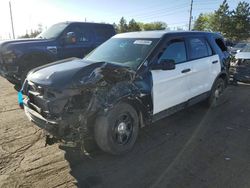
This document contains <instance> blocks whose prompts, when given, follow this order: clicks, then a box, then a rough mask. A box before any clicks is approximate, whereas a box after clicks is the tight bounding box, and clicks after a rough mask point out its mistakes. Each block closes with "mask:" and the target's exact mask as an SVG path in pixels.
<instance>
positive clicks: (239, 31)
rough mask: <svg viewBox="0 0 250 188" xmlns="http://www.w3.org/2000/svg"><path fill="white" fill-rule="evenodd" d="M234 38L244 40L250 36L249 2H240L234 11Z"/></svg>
mask: <svg viewBox="0 0 250 188" xmlns="http://www.w3.org/2000/svg"><path fill="white" fill-rule="evenodd" d="M231 25H233V28H232V34H233V35H232V38H233V39H234V40H244V39H247V38H249V37H250V5H249V3H247V2H239V4H238V6H237V7H236V9H235V10H234V11H233V13H232V24H231Z"/></svg>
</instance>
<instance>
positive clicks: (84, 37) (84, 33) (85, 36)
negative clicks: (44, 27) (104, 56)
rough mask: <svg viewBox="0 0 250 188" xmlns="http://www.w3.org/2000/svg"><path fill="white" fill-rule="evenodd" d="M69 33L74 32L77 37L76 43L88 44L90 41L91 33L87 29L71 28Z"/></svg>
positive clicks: (81, 27) (76, 26) (77, 26)
mask: <svg viewBox="0 0 250 188" xmlns="http://www.w3.org/2000/svg"><path fill="white" fill-rule="evenodd" d="M68 32H74V33H75V35H76V43H82V42H87V41H89V40H90V35H89V31H88V30H87V29H86V27H83V26H79V25H75V26H72V27H70V28H69V30H68Z"/></svg>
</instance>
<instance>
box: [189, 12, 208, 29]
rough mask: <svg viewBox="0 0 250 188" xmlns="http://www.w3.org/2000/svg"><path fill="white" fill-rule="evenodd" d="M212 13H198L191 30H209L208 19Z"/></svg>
mask: <svg viewBox="0 0 250 188" xmlns="http://www.w3.org/2000/svg"><path fill="white" fill-rule="evenodd" d="M211 16H212V14H202V13H201V14H200V15H199V16H198V18H197V19H196V20H195V22H194V28H193V30H196V31H210V30H211V28H210V19H211Z"/></svg>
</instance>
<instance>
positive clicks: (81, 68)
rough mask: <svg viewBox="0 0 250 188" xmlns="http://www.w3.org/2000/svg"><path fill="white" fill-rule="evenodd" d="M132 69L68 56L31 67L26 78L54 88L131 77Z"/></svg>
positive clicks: (132, 74)
mask: <svg viewBox="0 0 250 188" xmlns="http://www.w3.org/2000/svg"><path fill="white" fill-rule="evenodd" d="M133 76H134V71H132V70H131V69H129V68H128V67H124V66H121V65H116V64H111V63H105V62H92V61H87V60H84V59H77V58H70V59H65V60H62V61H57V62H55V63H52V64H48V65H45V66H42V67H38V68H35V69H33V70H32V71H31V72H30V73H29V74H28V76H27V80H29V81H31V82H33V83H36V84H40V85H47V86H52V87H55V88H65V87H72V86H76V85H84V84H90V83H91V84H94V83H96V82H98V81H99V80H100V79H105V80H106V81H110V82H113V81H120V80H128V79H132V78H133Z"/></svg>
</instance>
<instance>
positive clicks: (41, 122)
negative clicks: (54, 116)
mask: <svg viewBox="0 0 250 188" xmlns="http://www.w3.org/2000/svg"><path fill="white" fill-rule="evenodd" d="M23 107H24V111H25V114H26V116H27V117H28V118H29V120H30V121H32V122H34V123H35V124H36V125H37V126H38V127H39V128H41V129H43V130H45V131H47V132H48V133H50V134H51V135H53V136H56V137H60V134H59V122H56V121H51V120H47V119H45V118H44V117H43V116H42V115H41V114H39V113H38V112H36V111H35V110H33V109H31V108H29V101H28V99H27V98H26V99H24V100H23Z"/></svg>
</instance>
